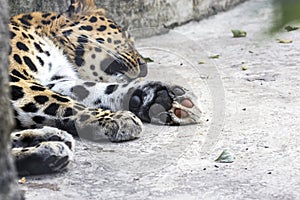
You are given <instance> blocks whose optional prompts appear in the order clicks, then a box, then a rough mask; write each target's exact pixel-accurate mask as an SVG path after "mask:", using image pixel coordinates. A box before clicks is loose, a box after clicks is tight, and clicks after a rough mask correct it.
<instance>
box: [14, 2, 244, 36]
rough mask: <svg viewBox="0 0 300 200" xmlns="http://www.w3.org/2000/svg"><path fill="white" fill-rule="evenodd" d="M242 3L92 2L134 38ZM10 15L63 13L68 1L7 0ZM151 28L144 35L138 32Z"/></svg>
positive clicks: (155, 32) (158, 31)
mask: <svg viewBox="0 0 300 200" xmlns="http://www.w3.org/2000/svg"><path fill="white" fill-rule="evenodd" d="M243 1H245V0H193V1H192V0H156V1H153V0H144V1H138V0H130V1H128V0H121V1H120V0H106V1H101V0H95V2H96V4H97V5H98V6H99V7H103V8H105V10H106V11H107V14H108V15H109V16H110V17H112V18H113V19H114V20H115V21H117V22H118V23H119V24H120V25H121V26H122V27H125V28H127V29H128V30H131V31H132V32H133V34H135V37H145V36H151V35H155V34H159V33H165V32H167V31H168V29H167V28H168V27H174V26H178V25H180V24H184V23H187V22H189V21H191V20H199V19H203V18H204V17H206V16H209V15H213V14H216V13H217V12H218V11H223V10H226V9H228V8H231V7H233V6H234V5H236V4H238V3H240V2H243ZM9 4H10V7H11V15H15V14H17V13H24V12H32V11H41V10H42V11H56V12H64V11H66V10H67V8H68V6H69V0H63V1H58V0H52V1H41V0H10V1H9ZM145 27H152V29H148V31H147V32H143V31H137V29H140V28H145Z"/></svg>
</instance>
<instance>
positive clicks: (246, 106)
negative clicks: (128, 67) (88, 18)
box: [21, 0, 300, 200]
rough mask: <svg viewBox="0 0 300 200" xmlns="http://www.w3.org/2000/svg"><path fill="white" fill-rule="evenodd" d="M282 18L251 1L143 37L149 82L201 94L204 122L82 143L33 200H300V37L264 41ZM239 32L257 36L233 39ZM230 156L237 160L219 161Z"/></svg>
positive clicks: (29, 185)
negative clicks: (234, 31) (226, 154)
mask: <svg viewBox="0 0 300 200" xmlns="http://www.w3.org/2000/svg"><path fill="white" fill-rule="evenodd" d="M273 14H274V9H273V7H272V4H271V1H270V0H252V1H248V2H246V3H243V4H241V5H239V6H238V7H236V8H234V9H232V10H230V11H227V12H225V13H220V14H218V15H216V16H213V17H210V18H208V19H206V20H203V21H200V22H191V23H189V24H187V25H184V26H182V27H179V28H176V29H174V30H171V31H170V33H168V34H166V35H161V36H155V37H151V38H147V39H142V40H138V41H137V46H138V48H139V49H140V51H141V52H142V53H143V55H144V56H145V57H151V58H152V59H153V60H154V62H153V63H150V64H149V71H150V75H149V76H150V77H149V79H163V80H165V81H166V82H170V83H173V84H179V85H184V86H185V87H187V88H189V89H190V90H192V91H193V93H195V95H196V97H197V103H198V105H199V106H200V107H201V109H202V111H203V116H202V121H203V123H202V124H200V125H196V126H183V127H163V126H154V125H149V124H146V125H145V127H144V129H145V130H144V133H143V135H142V137H141V138H140V139H138V140H135V141H132V142H127V143H121V144H111V143H108V142H103V143H93V142H86V141H79V140H78V141H77V148H76V158H75V161H74V163H73V164H72V165H71V166H70V168H69V170H68V171H67V172H65V173H61V174H53V175H47V176H34V177H27V181H26V183H25V184H22V185H21V188H22V189H23V190H24V191H25V196H26V198H27V199H30V200H34V199H38V200H43V199H45V200H46V199H53V200H54V199H58V200H67V199H136V200H140V199H164V200H165V199H166V200H167V199H299V198H300V160H299V156H300V147H299V143H300V126H299V124H300V117H299V116H300V109H299V108H300V93H299V90H300V85H299V84H300V70H299V68H300V64H299V58H300V57H299V56H300V53H299V52H300V39H299V31H293V32H284V31H283V32H281V33H278V34H276V35H273V36H270V35H267V34H265V33H264V32H266V30H267V28H268V27H269V26H270V25H271V21H272V16H273ZM275 14H276V13H275ZM231 29H242V30H245V31H247V33H248V35H247V37H245V38H232V35H231ZM140 31H147V30H146V29H143V30H140ZM276 38H282V39H290V40H293V42H292V43H291V44H280V43H278V42H277V41H276ZM214 55H220V56H219V58H218V59H209V58H208V57H209V56H214ZM199 61H203V62H204V64H199ZM243 66H246V67H247V70H242V68H243ZM212 127H213V128H212ZM224 149H228V150H229V151H230V152H231V153H233V154H234V156H235V160H234V162H233V163H216V162H215V161H214V160H215V159H216V158H217V157H218V156H219V155H220V153H221V152H222V151H223V150H224Z"/></svg>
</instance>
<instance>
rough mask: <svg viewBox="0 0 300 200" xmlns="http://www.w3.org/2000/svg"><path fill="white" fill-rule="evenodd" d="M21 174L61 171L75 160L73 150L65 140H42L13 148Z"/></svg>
mask: <svg viewBox="0 0 300 200" xmlns="http://www.w3.org/2000/svg"><path fill="white" fill-rule="evenodd" d="M12 154H13V157H14V159H15V164H16V168H17V170H18V174H19V175H22V176H24V175H37V174H48V173H54V172H61V171H63V170H65V169H66V168H67V166H68V164H69V163H70V161H72V160H73V154H74V153H73V152H72V151H71V150H70V148H69V146H67V145H66V144H65V143H64V142H59V141H50V142H41V143H39V144H37V145H36V146H31V147H26V148H22V147H19V148H13V149H12Z"/></svg>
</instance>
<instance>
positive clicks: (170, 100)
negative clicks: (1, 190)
mask: <svg viewBox="0 0 300 200" xmlns="http://www.w3.org/2000/svg"><path fill="white" fill-rule="evenodd" d="M9 30H10V51H9V79H10V81H9V87H10V91H11V97H10V102H11V105H12V108H13V112H14V119H15V124H16V129H15V131H13V132H12V133H11V147H12V155H13V157H14V160H15V164H16V169H17V172H18V174H19V175H20V176H23V175H38V174H48V173H57V172H62V171H64V170H66V169H67V168H68V166H69V163H71V162H72V161H73V158H74V153H75V139H76V137H80V138H83V139H87V140H91V141H95V142H100V141H102V140H103V138H104V139H107V140H109V141H111V142H125V141H129V140H134V139H137V138H139V137H140V135H141V133H142V132H143V123H153V124H157V125H169V126H172V125H188V124H194V123H199V121H200V115H201V111H200V109H199V108H198V107H197V106H196V105H195V103H194V100H192V95H191V92H190V91H189V90H187V89H185V88H184V87H181V86H178V85H171V84H167V83H163V82H162V81H149V80H144V79H143V78H144V77H146V76H147V73H148V70H149V69H148V64H147V62H146V59H145V58H144V57H143V56H142V55H141V54H140V53H139V51H138V50H137V48H136V47H135V43H134V39H133V37H132V36H131V35H130V34H129V33H128V31H126V30H125V29H124V28H122V27H121V26H119V25H118V24H117V23H116V22H115V21H114V20H113V19H111V18H110V17H108V15H107V14H106V11H105V10H104V9H103V8H98V7H97V5H96V3H95V2H94V0H71V1H70V6H69V7H68V9H67V10H66V11H65V12H61V13H57V12H41V11H35V12H30V13H23V14H18V15H15V16H12V17H11V18H10V21H9Z"/></svg>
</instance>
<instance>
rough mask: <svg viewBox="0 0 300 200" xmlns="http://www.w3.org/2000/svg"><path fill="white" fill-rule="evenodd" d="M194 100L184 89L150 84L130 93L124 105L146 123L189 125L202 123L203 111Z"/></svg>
mask: <svg viewBox="0 0 300 200" xmlns="http://www.w3.org/2000/svg"><path fill="white" fill-rule="evenodd" d="M192 98H194V97H193V95H192V94H191V93H189V91H188V90H186V89H184V88H183V87H180V86H175V85H173V86H169V85H166V84H164V83H161V82H148V83H147V84H145V85H141V86H139V87H138V88H137V89H135V90H134V91H131V92H129V96H128V98H127V101H125V102H124V103H126V104H128V105H127V107H129V110H130V111H131V112H133V113H134V114H136V115H137V116H138V117H139V118H140V119H142V120H143V121H145V122H150V123H154V124H162V125H187V124H195V123H199V122H200V116H201V111H200V109H199V108H198V107H197V106H196V105H195V103H194V102H193V101H192ZM125 106H126V105H125Z"/></svg>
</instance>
